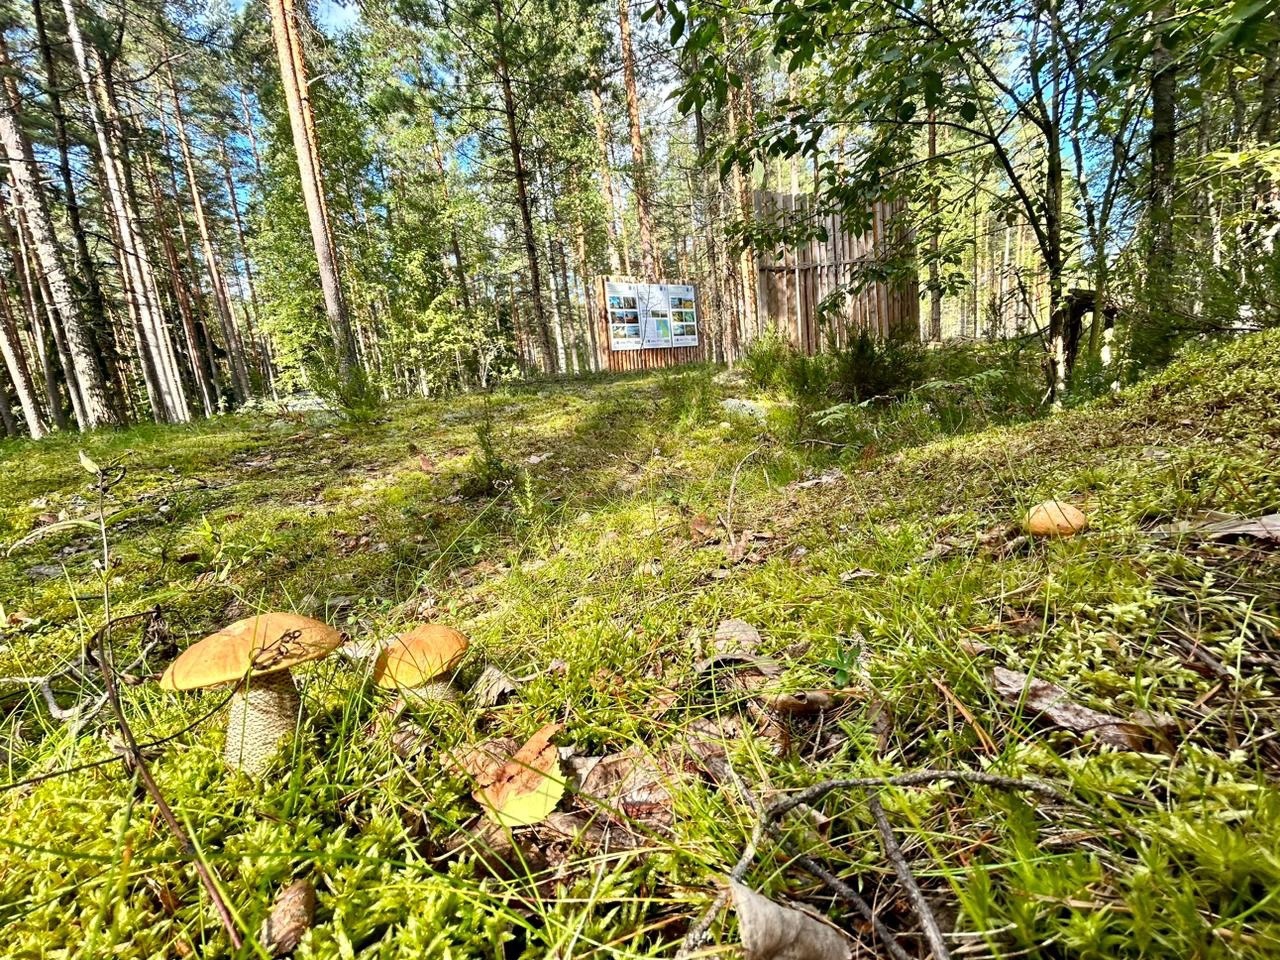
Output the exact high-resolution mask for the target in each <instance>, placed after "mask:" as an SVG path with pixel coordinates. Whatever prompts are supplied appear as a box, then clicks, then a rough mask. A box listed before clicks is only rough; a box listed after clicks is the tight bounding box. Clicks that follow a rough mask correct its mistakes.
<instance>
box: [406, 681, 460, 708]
mask: <svg viewBox="0 0 1280 960" xmlns="http://www.w3.org/2000/svg"><path fill="white" fill-rule="evenodd" d="M400 693H401V695H402V696H403V697H404V698H405V700H407V701H409V702H410V703H413V702H414V701H418V702H420V703H439V702H441V701H446V702H450V703H452V702H453V701H455V700H457V699H458V691H457V690H455V689H453V685H452V684H451V683H449V681H448V680H428V681H427V682H426V683H420V684H418V685H417V686H416V687H405V688H404V689H403V690H401V691H400Z"/></svg>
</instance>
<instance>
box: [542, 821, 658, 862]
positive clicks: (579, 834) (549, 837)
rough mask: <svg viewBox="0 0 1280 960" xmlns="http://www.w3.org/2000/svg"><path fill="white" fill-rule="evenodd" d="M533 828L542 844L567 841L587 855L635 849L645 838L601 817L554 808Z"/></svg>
mask: <svg viewBox="0 0 1280 960" xmlns="http://www.w3.org/2000/svg"><path fill="white" fill-rule="evenodd" d="M534 829H535V832H536V833H537V835H538V837H539V838H540V839H542V840H543V841H544V844H550V843H561V844H563V843H566V842H567V843H569V844H572V845H575V846H577V847H579V848H580V849H579V852H580V853H582V854H589V855H597V854H602V853H612V852H614V851H617V850H634V849H636V848H637V847H639V846H641V845H642V844H643V842H644V838H642V837H638V836H637V835H636V834H635V833H633V832H632V831H630V830H625V829H619V828H617V827H616V826H615V825H614V824H612V823H611V822H610V821H608V820H607V819H605V818H604V817H601V816H598V815H596V814H592V813H583V812H579V811H569V812H565V811H560V810H557V811H555V812H554V813H552V814H551V815H550V816H548V817H547V819H545V820H543V821H542V823H540V824H538V825H537V827H536V828H534Z"/></svg>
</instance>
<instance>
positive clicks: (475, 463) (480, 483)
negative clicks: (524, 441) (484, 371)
mask: <svg viewBox="0 0 1280 960" xmlns="http://www.w3.org/2000/svg"><path fill="white" fill-rule="evenodd" d="M475 444H476V446H475V450H474V451H473V452H472V454H471V461H470V463H469V465H468V470H467V475H466V477H465V478H464V479H463V481H462V485H461V487H460V490H459V492H461V493H462V495H463V496H464V497H485V496H491V495H492V494H495V493H498V492H500V491H502V490H505V489H507V488H508V487H510V486H511V483H512V481H513V480H514V479H515V470H514V468H513V467H512V466H511V464H509V463H507V461H506V460H504V459H503V457H502V454H501V453H500V452H499V450H498V439H497V434H496V430H495V428H494V416H493V404H492V401H491V398H490V396H489V395H488V394H486V395H485V402H484V408H483V414H482V416H481V417H480V421H479V422H478V423H477V424H476V427H475Z"/></svg>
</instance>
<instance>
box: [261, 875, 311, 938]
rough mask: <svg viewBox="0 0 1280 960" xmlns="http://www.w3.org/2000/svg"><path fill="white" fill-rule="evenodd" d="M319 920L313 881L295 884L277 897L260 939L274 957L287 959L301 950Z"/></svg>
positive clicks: (263, 924) (296, 882)
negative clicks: (300, 945)
mask: <svg viewBox="0 0 1280 960" xmlns="http://www.w3.org/2000/svg"><path fill="white" fill-rule="evenodd" d="M315 917H316V889H315V887H313V886H312V885H311V881H310V880H295V881H293V883H291V884H289V885H288V886H287V887H285V888H284V889H283V890H281V891H280V893H279V894H278V895H277V896H276V899H275V903H273V904H272V905H271V913H270V914H268V916H267V919H266V920H264V921H263V922H262V930H261V932H260V933H259V934H258V939H259V940H261V941H262V945H263V946H264V947H266V949H267V952H268V953H270V954H271V955H272V956H273V957H283V956H287V955H288V954H290V953H293V951H294V950H296V949H297V947H298V944H299V943H300V942H301V941H302V935H303V934H304V933H306V932H307V931H308V930H310V929H311V924H312V922H313V921H314V920H315Z"/></svg>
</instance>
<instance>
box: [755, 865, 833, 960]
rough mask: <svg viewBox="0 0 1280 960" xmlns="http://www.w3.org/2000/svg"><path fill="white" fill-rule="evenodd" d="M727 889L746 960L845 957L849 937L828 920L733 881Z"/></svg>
mask: <svg viewBox="0 0 1280 960" xmlns="http://www.w3.org/2000/svg"><path fill="white" fill-rule="evenodd" d="M729 893H730V895H731V897H732V898H733V909H734V911H735V912H736V913H737V914H738V935H739V936H740V937H741V938H742V952H743V956H745V957H746V960H849V958H850V957H852V956H853V947H854V942H853V939H852V938H851V937H850V936H849V935H848V934H847V933H845V932H844V931H843V930H841V929H839V928H838V927H836V926H835V925H834V924H832V923H831V922H830V921H829V920H826V919H825V918H819V917H818V916H815V915H814V914H813V913H810V912H808V911H806V910H801V909H798V908H796V907H784V906H783V905H782V904H780V903H775V902H774V901H772V900H770V899H769V898H768V897H765V896H762V895H761V894H758V893H756V892H755V891H754V890H752V889H751V888H750V887H747V886H745V885H743V884H741V883H738V882H736V881H730V883H729Z"/></svg>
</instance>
